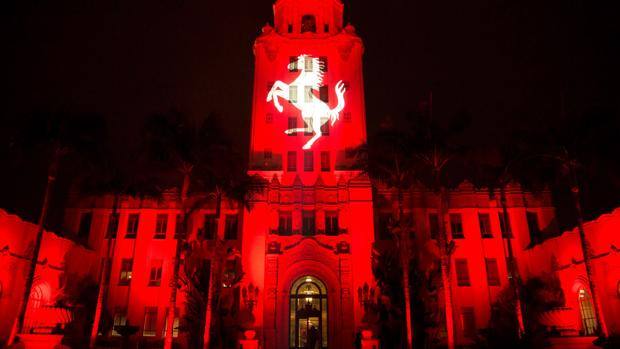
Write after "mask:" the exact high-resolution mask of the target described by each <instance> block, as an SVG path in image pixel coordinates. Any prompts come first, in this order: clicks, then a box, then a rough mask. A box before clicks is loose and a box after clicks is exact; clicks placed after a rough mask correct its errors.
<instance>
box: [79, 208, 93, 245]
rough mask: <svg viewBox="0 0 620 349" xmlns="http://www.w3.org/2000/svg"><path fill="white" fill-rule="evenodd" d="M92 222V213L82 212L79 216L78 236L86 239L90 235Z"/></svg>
mask: <svg viewBox="0 0 620 349" xmlns="http://www.w3.org/2000/svg"><path fill="white" fill-rule="evenodd" d="M92 223H93V213H92V212H84V213H82V216H81V217H80V227H79V228H78V237H79V238H83V239H88V236H89V235H90V226H91V225H92Z"/></svg>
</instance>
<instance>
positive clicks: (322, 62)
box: [319, 24, 329, 73]
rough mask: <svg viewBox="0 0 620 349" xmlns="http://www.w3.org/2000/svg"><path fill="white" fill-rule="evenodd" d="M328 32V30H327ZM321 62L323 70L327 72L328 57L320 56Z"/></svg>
mask: <svg viewBox="0 0 620 349" xmlns="http://www.w3.org/2000/svg"><path fill="white" fill-rule="evenodd" d="M326 26H327V28H329V24H326ZM326 32H327V30H326ZM319 63H320V65H321V70H322V71H323V72H324V73H326V72H327V57H325V56H321V57H319Z"/></svg>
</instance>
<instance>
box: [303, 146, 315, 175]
mask: <svg viewBox="0 0 620 349" xmlns="http://www.w3.org/2000/svg"><path fill="white" fill-rule="evenodd" d="M304 171H305V172H312V171H314V153H313V152H312V151H311V150H305V151H304Z"/></svg>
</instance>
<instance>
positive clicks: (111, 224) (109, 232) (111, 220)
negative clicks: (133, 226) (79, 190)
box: [105, 213, 120, 239]
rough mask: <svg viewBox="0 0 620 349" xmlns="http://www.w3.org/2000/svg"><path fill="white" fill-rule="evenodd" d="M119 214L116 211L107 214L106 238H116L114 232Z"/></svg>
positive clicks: (116, 230)
mask: <svg viewBox="0 0 620 349" xmlns="http://www.w3.org/2000/svg"><path fill="white" fill-rule="evenodd" d="M119 218H120V215H119V214H118V213H110V215H109V216H108V227H107V229H106V235H105V236H106V238H108V239H116V233H117V232H118V221H119Z"/></svg>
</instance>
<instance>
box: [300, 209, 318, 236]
mask: <svg viewBox="0 0 620 349" xmlns="http://www.w3.org/2000/svg"><path fill="white" fill-rule="evenodd" d="M314 220H315V217H314V211H303V213H302V234H303V235H304V236H312V235H314V234H315V231H314V227H315V225H314Z"/></svg>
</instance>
